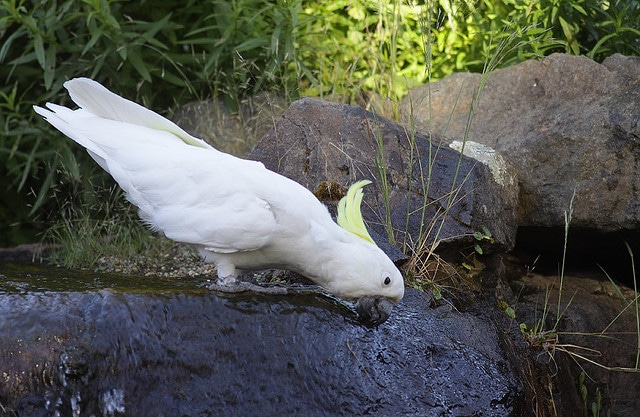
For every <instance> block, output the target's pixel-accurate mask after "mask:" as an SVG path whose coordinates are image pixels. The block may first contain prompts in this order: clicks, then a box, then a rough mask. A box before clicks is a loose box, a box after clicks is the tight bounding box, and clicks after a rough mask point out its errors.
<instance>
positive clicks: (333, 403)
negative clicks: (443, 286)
mask: <svg viewBox="0 0 640 417" xmlns="http://www.w3.org/2000/svg"><path fill="white" fill-rule="evenodd" d="M204 280H205V278H188V279H173V278H170V279H165V278H157V277H151V278H147V277H130V276H121V275H120V276H119V275H107V274H99V273H93V272H87V271H81V272H77V271H66V270H60V269H52V268H46V267H36V266H31V265H30V266H25V265H15V264H4V265H0V416H4V415H7V416H14V415H17V416H147V415H148V416H267V415H276V414H280V415H283V416H285V415H286V416H289V415H292V416H293V415H301V416H302V415H304V416H354V415H368V416H390V415H405V416H467V415H482V416H506V415H509V414H510V413H512V412H514V410H515V409H516V408H517V404H518V401H519V400H520V397H521V386H520V383H519V382H518V381H517V380H516V378H515V377H514V373H513V371H512V369H511V368H510V365H509V364H508V363H507V362H505V360H504V359H503V355H502V352H501V350H500V347H499V346H498V342H497V337H494V336H495V334H494V333H495V330H493V328H492V327H491V326H490V324H489V323H487V322H485V321H483V320H482V319H481V318H480V317H478V316H477V315H473V314H464V313H459V312H455V311H452V310H451V309H449V308H438V309H431V308H429V306H428V303H427V302H426V300H425V298H424V295H423V294H421V293H418V292H416V291H412V290H409V291H408V292H407V296H406V298H405V300H403V302H401V303H400V304H399V305H398V306H397V307H396V308H395V311H394V314H393V315H392V317H391V318H390V319H389V320H388V321H387V322H386V323H384V324H383V325H381V326H380V327H379V328H377V329H371V328H368V327H365V326H362V325H360V324H359V323H358V320H357V317H356V315H355V313H354V312H353V311H352V310H351V309H350V308H348V306H346V305H345V304H344V303H342V302H340V301H339V300H336V299H334V298H332V297H328V296H326V295H323V294H321V293H307V294H298V295H287V296H265V295H257V294H241V295H233V296H230V295H220V294H215V293H212V292H210V291H208V290H206V289H205V288H204V287H203V286H202V285H201V284H202V283H203V281H204Z"/></svg>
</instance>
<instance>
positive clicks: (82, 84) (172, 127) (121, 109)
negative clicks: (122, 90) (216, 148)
mask: <svg viewBox="0 0 640 417" xmlns="http://www.w3.org/2000/svg"><path fill="white" fill-rule="evenodd" d="M64 86H65V88H66V89H67V90H68V91H69V95H70V96H71V99H72V100H73V101H74V102H75V103H76V104H77V105H78V106H80V107H82V108H83V109H85V110H86V111H88V112H89V113H92V114H95V115H96V116H100V117H103V118H105V119H110V120H117V121H120V122H126V123H131V124H135V125H139V126H146V127H150V128H152V129H158V130H164V131H166V132H170V133H173V134H174V135H176V136H178V137H179V138H180V139H182V141H183V142H185V143H187V144H189V145H192V146H199V147H201V148H207V149H213V148H212V147H211V146H210V145H209V144H208V143H206V142H205V141H203V140H202V139H198V138H195V137H193V136H191V135H190V134H188V133H187V132H185V131H184V130H182V129H181V128H180V127H179V126H178V125H176V124H175V123H173V122H172V121H170V120H168V119H166V118H164V117H162V116H160V115H159V114H158V113H156V112H154V111H151V110H149V109H147V108H145V107H142V106H141V105H139V104H137V103H134V102H133V101H131V100H127V99H126V98H122V97H120V96H119V95H117V94H114V93H112V92H111V91H109V90H107V89H106V88H105V87H103V86H102V85H101V84H99V83H98V82H96V81H93V80H91V79H89V78H74V79H72V80H69V81H67V82H65V83H64Z"/></svg>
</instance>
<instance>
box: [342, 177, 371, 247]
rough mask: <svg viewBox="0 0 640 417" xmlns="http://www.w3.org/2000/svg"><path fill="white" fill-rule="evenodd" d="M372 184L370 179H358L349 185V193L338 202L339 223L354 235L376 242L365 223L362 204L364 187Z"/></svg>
mask: <svg viewBox="0 0 640 417" xmlns="http://www.w3.org/2000/svg"><path fill="white" fill-rule="evenodd" d="M368 184H371V181H369V180H362V181H358V182H356V183H355V184H353V185H352V186H351V187H349V191H347V195H345V196H344V197H342V199H341V200H340V202H339V203H338V218H337V220H338V225H340V227H342V228H343V229H345V230H348V231H349V232H351V233H353V234H354V235H356V236H358V237H361V238H362V239H364V240H366V241H368V242H371V243H374V244H375V242H374V241H373V239H372V238H371V236H370V235H369V232H368V231H367V226H365V224H364V219H363V218H362V211H361V210H360V206H361V205H362V197H363V193H362V187H364V186H365V185H368Z"/></svg>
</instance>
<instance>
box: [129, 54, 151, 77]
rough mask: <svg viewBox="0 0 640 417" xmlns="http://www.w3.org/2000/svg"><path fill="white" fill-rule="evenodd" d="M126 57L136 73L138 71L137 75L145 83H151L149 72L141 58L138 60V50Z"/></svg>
mask: <svg viewBox="0 0 640 417" xmlns="http://www.w3.org/2000/svg"><path fill="white" fill-rule="evenodd" d="M128 57H129V60H128V61H129V62H130V63H131V65H133V67H134V68H135V69H136V71H138V74H140V75H141V76H142V78H143V79H144V80H145V81H147V82H151V74H150V73H149V70H148V69H147V66H146V65H145V63H144V61H143V60H142V58H140V50H139V49H138V50H135V51H131V53H129V56H128Z"/></svg>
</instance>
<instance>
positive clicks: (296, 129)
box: [249, 98, 517, 253]
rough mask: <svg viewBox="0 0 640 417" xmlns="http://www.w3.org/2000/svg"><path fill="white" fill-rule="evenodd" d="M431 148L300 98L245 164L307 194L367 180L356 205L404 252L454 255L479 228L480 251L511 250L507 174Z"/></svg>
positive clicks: (432, 141)
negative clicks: (485, 235) (484, 237)
mask: <svg viewBox="0 0 640 417" xmlns="http://www.w3.org/2000/svg"><path fill="white" fill-rule="evenodd" d="M438 143H439V139H438V138H430V137H427V136H422V135H419V134H416V135H413V134H412V133H411V132H409V131H407V129H405V128H403V127H401V126H400V125H397V124H395V123H392V122H390V121H388V120H386V119H383V118H380V117H377V116H376V115H374V114H373V113H370V112H367V111H365V110H363V109H361V108H358V107H352V106H346V105H341V104H335V103H329V102H324V101H320V100H315V99H308V98H306V99H302V100H299V101H296V102H295V103H293V104H292V105H291V107H290V108H289V109H288V110H287V111H286V112H285V114H284V115H283V116H282V118H281V119H280V120H278V122H277V123H276V125H275V126H274V128H273V129H271V130H270V131H269V132H268V133H267V134H266V135H265V136H264V137H263V138H262V140H261V141H260V142H259V143H258V144H257V146H256V147H255V148H254V150H253V151H252V152H251V154H250V156H249V158H251V159H255V160H259V161H262V162H263V163H264V164H265V165H266V166H267V168H269V169H271V170H273V171H276V172H278V173H280V174H282V175H285V176H287V177H289V178H292V179H293V180H295V181H297V182H299V183H301V184H302V185H304V186H306V187H307V188H309V189H311V190H315V189H316V188H317V187H318V185H319V184H321V183H323V182H327V183H334V182H335V183H338V184H341V185H342V186H344V187H348V186H349V185H350V184H351V183H353V182H355V181H356V180H361V179H369V180H371V181H372V182H373V185H370V186H368V187H366V188H365V189H364V194H365V200H364V201H365V203H364V204H363V214H364V217H365V219H366V220H367V222H368V226H369V228H370V229H372V230H373V231H375V233H376V234H377V235H378V236H389V233H388V231H389V228H388V226H387V225H389V221H390V225H391V228H392V230H393V231H392V234H393V238H394V239H393V240H394V241H395V242H397V243H398V244H399V246H401V247H402V248H403V249H405V250H406V248H408V247H416V246H419V245H418V243H419V242H421V241H422V240H423V239H424V241H426V242H432V241H434V240H438V241H440V242H441V244H440V249H444V248H445V246H446V245H447V244H450V245H451V247H452V248H453V249H452V252H455V253H459V252H461V251H463V248H466V250H468V249H469V248H470V247H471V248H473V244H472V243H471V242H472V241H473V237H472V234H473V233H474V232H475V231H478V230H481V229H482V227H483V226H485V227H487V228H488V229H489V231H490V232H491V234H492V235H493V238H494V239H495V244H494V245H493V247H491V248H487V252H489V251H491V250H495V251H504V250H509V249H511V248H512V247H513V243H514V240H515V226H516V223H515V220H516V219H515V201H516V195H517V192H516V186H515V182H516V181H515V180H514V179H513V177H511V176H509V175H510V173H511V171H509V170H508V169H506V168H505V169H504V170H503V171H502V173H503V174H504V176H499V175H494V174H493V173H492V170H491V169H490V168H489V167H488V166H486V165H484V164H483V163H479V162H478V161H476V160H474V159H472V158H468V157H466V156H461V155H460V154H459V153H458V152H456V151H454V150H452V149H449V148H446V147H439V146H438ZM380 144H382V147H380ZM411 144H413V146H412V145H411ZM379 150H382V151H381V152H380V151H379ZM493 172H494V173H495V172H497V171H495V170H494V171H493ZM381 179H384V181H382V180H381ZM505 181H507V182H510V185H509V186H505V185H504V182H505ZM385 187H386V189H387V190H388V191H387V192H385ZM385 196H388V199H385ZM387 203H388V206H387ZM387 207H388V211H387ZM407 213H410V214H409V215H407ZM445 213H446V215H445ZM387 219H389V221H387ZM406 231H408V232H406ZM425 237H426V238H425ZM374 239H375V236H374ZM470 243H471V245H470ZM471 250H473V249H471Z"/></svg>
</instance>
